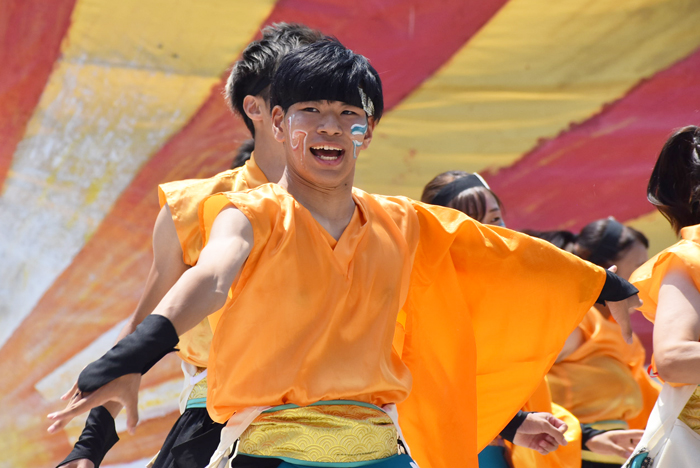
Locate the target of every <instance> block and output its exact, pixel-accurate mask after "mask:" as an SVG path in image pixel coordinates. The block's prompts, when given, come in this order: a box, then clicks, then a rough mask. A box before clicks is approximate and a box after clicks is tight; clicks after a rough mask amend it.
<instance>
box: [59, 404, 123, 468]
mask: <svg viewBox="0 0 700 468" xmlns="http://www.w3.org/2000/svg"><path fill="white" fill-rule="evenodd" d="M118 441H119V436H118V435H117V430H116V428H115V427H114V418H112V415H111V414H109V411H107V409H106V408H105V407H104V406H98V407H97V408H93V409H92V410H90V414H89V415H88V418H87V421H85V428H84V429H83V433H82V434H80V438H79V439H78V441H77V442H76V443H75V445H74V446H73V450H72V451H71V453H69V454H68V456H67V457H66V458H65V459H64V460H63V461H62V462H61V463H59V464H58V467H60V466H63V465H65V464H66V463H70V462H72V461H74V460H82V459H87V460H90V461H91V462H92V463H94V464H95V468H98V467H99V466H100V463H102V459H103V458H104V457H105V455H107V452H108V451H109V449H111V448H112V447H114V444H116V443H117V442H118ZM58 467H57V468H58Z"/></svg>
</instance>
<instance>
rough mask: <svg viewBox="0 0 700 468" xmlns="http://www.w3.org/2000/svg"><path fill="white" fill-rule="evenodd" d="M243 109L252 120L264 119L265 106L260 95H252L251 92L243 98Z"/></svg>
mask: <svg viewBox="0 0 700 468" xmlns="http://www.w3.org/2000/svg"><path fill="white" fill-rule="evenodd" d="M243 111H244V112H245V115H247V116H248V118H249V119H250V120H252V121H262V119H263V112H265V106H263V103H262V98H261V97H260V96H251V95H250V94H249V95H247V96H246V97H244V98H243Z"/></svg>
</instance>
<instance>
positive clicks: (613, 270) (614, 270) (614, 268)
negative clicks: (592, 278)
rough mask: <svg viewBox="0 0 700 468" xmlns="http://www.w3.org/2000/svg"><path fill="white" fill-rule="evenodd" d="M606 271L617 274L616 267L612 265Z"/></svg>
mask: <svg viewBox="0 0 700 468" xmlns="http://www.w3.org/2000/svg"><path fill="white" fill-rule="evenodd" d="M608 271H612V272H613V273H617V265H613V266H611V267H610V268H608Z"/></svg>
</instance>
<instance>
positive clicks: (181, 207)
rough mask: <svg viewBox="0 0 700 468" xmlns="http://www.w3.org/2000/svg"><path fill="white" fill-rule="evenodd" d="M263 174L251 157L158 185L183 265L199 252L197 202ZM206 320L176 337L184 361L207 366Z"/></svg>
mask: <svg viewBox="0 0 700 468" xmlns="http://www.w3.org/2000/svg"><path fill="white" fill-rule="evenodd" d="M266 183H267V179H266V178H265V174H263V172H262V171H261V170H260V168H259V167H258V165H257V164H256V163H255V156H254V155H253V156H251V158H250V159H249V160H248V161H246V163H245V165H244V166H242V167H237V168H235V169H230V170H228V171H224V172H221V173H219V174H217V175H215V176H213V177H210V178H208V179H187V180H178V181H175V182H168V183H166V184H161V185H159V186H158V201H159V202H160V206H161V208H162V207H163V206H165V205H166V204H167V205H168V208H170V214H171V216H172V219H173V223H174V224H175V230H176V232H177V237H178V239H179V240H180V247H182V255H183V257H182V259H183V261H184V262H185V263H186V264H187V265H190V266H192V265H195V264H196V263H197V260H198V259H199V254H200V252H201V251H202V247H203V245H202V236H201V234H200V230H199V215H198V209H199V204H200V203H201V202H202V200H204V199H205V198H206V197H208V196H209V195H212V194H214V193H219V192H229V191H233V192H238V191H240V190H247V189H250V188H254V187H257V186H258V185H262V184H266ZM211 337H212V334H211V328H209V322H208V321H207V320H203V321H202V322H201V323H199V324H198V325H197V326H195V327H194V328H192V329H191V330H189V331H188V332H187V333H185V334H183V335H182V336H181V337H180V343H179V344H178V349H179V351H178V355H179V356H180V358H182V359H183V360H184V361H185V362H188V363H190V364H193V365H195V366H197V367H207V361H208V359H209V345H210V344H211Z"/></svg>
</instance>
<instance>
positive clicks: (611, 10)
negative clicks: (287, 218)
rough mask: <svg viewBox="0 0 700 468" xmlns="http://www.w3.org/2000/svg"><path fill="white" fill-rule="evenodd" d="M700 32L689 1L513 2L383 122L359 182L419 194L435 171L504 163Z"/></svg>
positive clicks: (683, 52)
mask: <svg viewBox="0 0 700 468" xmlns="http://www.w3.org/2000/svg"><path fill="white" fill-rule="evenodd" d="M698 24H700V9H698V8H696V6H695V5H694V2H690V1H688V0H666V1H663V0H630V1H623V2H621V1H619V0H597V1H590V0H567V1H561V2H552V1H551V0H511V1H510V2H508V3H507V4H506V5H505V6H504V7H503V8H502V9H501V10H500V11H499V12H498V13H497V14H496V16H494V18H493V19H492V20H491V21H490V22H489V23H488V24H487V25H486V26H484V28H482V30H481V31H480V32H479V33H478V34H477V35H476V36H475V37H474V38H473V39H472V40H471V41H470V42H469V43H468V44H467V45H465V47H463V48H462V49H461V50H460V51H459V52H458V53H457V54H456V55H455V56H454V57H453V58H452V60H451V61H450V62H449V63H448V64H446V65H445V66H444V67H443V68H442V69H441V70H439V71H438V73H436V74H435V75H434V76H433V77H432V78H431V79H429V80H428V81H426V82H425V83H423V85H421V86H420V87H419V88H418V89H417V90H416V91H415V92H414V93H412V95H410V96H409V97H408V98H407V99H406V100H405V101H403V102H402V103H401V104H400V105H399V106H398V107H397V108H396V109H394V110H393V111H391V112H390V113H389V114H387V116H386V118H385V119H384V120H383V121H382V122H381V124H380V125H379V127H378V128H377V132H375V138H374V141H373V142H372V146H371V148H370V150H369V151H368V152H366V153H364V155H363V157H362V159H360V160H359V163H358V164H359V167H358V176H357V182H358V185H360V186H361V187H362V188H364V189H366V190H368V191H372V192H380V193H391V194H395V193H401V194H404V195H408V196H413V197H417V196H419V195H420V192H421V189H422V187H423V185H424V184H425V183H426V182H427V181H428V180H429V179H430V178H432V177H433V176H434V175H436V174H437V173H439V172H442V171H446V170H450V169H462V170H468V171H478V170H483V169H484V168H486V167H491V168H498V167H505V166H508V165H510V164H512V163H513V162H514V161H515V160H517V159H518V158H519V157H520V156H521V155H522V154H523V153H525V152H527V151H528V150H530V149H532V148H533V147H534V146H535V145H536V143H537V140H538V139H539V138H550V137H554V136H556V135H557V134H558V133H559V132H561V131H563V130H565V129H566V128H567V127H568V125H569V124H570V123H571V122H581V121H583V120H585V119H587V118H589V117H590V116H591V115H593V114H595V113H597V112H599V111H600V110H601V108H602V106H603V105H604V104H605V103H607V102H610V101H613V100H615V99H617V98H619V97H621V96H623V95H624V94H625V93H626V92H627V91H628V90H629V89H630V88H631V87H632V86H634V85H635V84H636V83H638V82H639V80H640V79H642V78H645V77H649V76H651V75H653V74H654V73H656V72H657V71H659V70H662V69H664V68H666V67H668V66H669V65H671V64H673V63H674V62H676V61H678V60H679V59H682V58H683V57H685V56H687V55H688V54H690V53H691V52H692V51H693V50H695V49H696V48H697V47H698V46H699V45H700V34H698V32H697V31H698ZM435 47H439V44H435Z"/></svg>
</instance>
